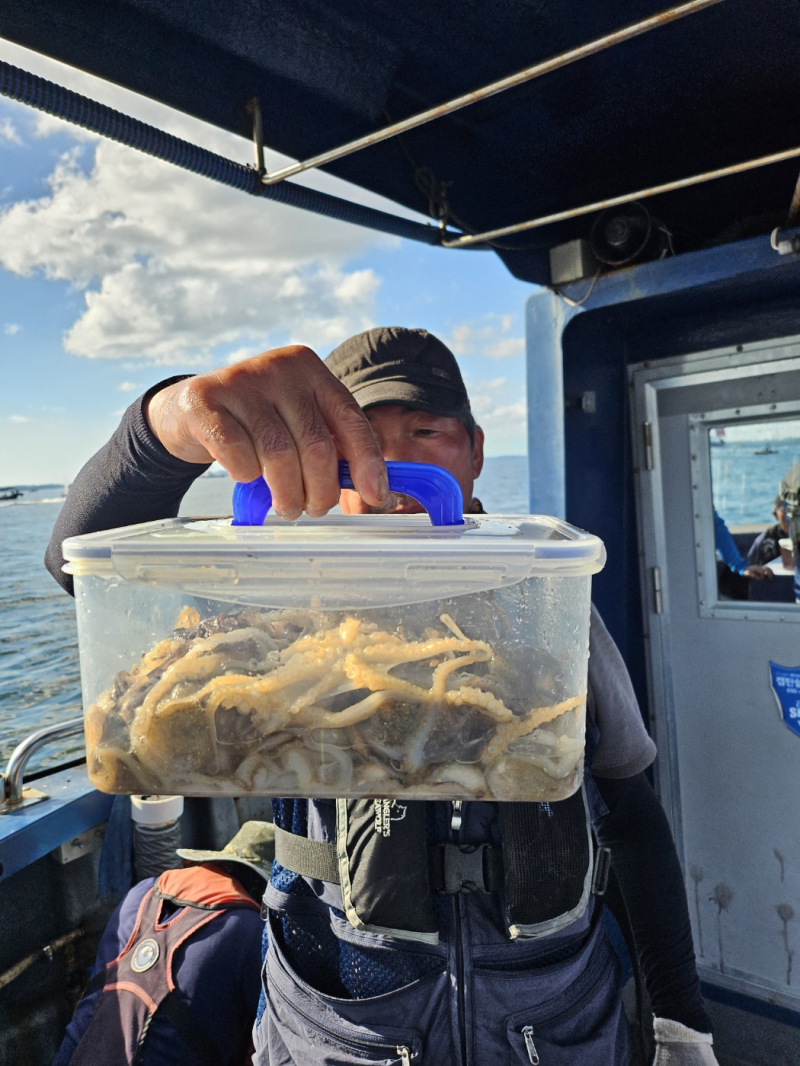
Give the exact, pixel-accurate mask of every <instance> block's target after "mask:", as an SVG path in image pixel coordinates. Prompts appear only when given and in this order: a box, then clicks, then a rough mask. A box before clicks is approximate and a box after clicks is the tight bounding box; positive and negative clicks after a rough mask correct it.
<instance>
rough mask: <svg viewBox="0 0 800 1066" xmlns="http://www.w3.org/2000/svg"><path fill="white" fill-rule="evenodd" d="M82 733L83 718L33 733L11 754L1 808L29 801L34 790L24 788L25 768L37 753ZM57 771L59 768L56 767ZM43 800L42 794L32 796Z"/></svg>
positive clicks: (3, 782) (4, 779) (3, 776)
mask: <svg viewBox="0 0 800 1066" xmlns="http://www.w3.org/2000/svg"><path fill="white" fill-rule="evenodd" d="M82 733H83V717H80V718H73V719H71V720H70V721H69V722H61V723H60V724H59V725H49V726H45V727H44V728H43V729H37V731H36V732H35V733H31V735H30V736H29V737H27V738H26V739H25V740H23V741H22V742H21V743H20V744H18V745H17V746H16V748H14V750H13V752H12V753H11V757H10V759H9V760H8V765H7V766H6V771H5V773H4V774H3V775H2V803H1V804H0V807H4V808H5V809H6V810H8V809H10V808H13V807H18V806H20V805H21V804H23V803H25V802H26V801H27V799H28V797H27V796H26V795H25V793H26V792H30V791H32V790H30V789H25V788H24V775H25V767H26V766H27V765H28V762H29V761H30V759H31V757H32V756H33V755H35V754H36V752H37V751H39V750H40V749H41V748H43V747H45V746H46V745H47V744H53V743H55V742H56V741H64V740H68V739H69V738H70V737H77V736H80V735H81V734H82ZM55 769H58V768H57V767H56V768H55ZM43 798H44V797H43V796H42V795H41V794H36V795H35V796H30V800H32V801H36V800H39V799H43Z"/></svg>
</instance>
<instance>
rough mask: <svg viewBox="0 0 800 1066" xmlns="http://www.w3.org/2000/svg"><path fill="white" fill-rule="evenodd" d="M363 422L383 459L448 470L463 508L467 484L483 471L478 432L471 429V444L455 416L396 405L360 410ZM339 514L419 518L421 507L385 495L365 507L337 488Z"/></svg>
mask: <svg viewBox="0 0 800 1066" xmlns="http://www.w3.org/2000/svg"><path fill="white" fill-rule="evenodd" d="M364 413H365V414H366V416H367V418H368V419H369V422H370V425H371V426H372V429H373V432H374V433H375V436H376V437H377V439H378V444H379V445H380V449H381V451H382V452H383V457H384V459H387V460H394V461H395V462H403V463H432V464H433V465H434V466H441V467H443V468H444V469H445V470H447V471H449V473H451V474H452V475H453V477H454V478H455V479H456V481H457V482H458V484H459V486H460V488H461V492H462V493H463V496H464V506H465V507H468V506H469V504H470V501H471V500H472V486H473V482H474V481H475V478H477V477H478V475H479V474H480V472H481V470H482V469H483V430H482V429H481V428H480V427H479V426H476V428H475V444H474V445H472V444H471V443H470V439H469V433H467V431H466V429H465V428H464V425H463V423H461V422H459V421H458V419H457V418H447V417H445V416H444V415H432V414H430V413H429V412H427V411H415V410H412V408H410V407H404V406H403V405H402V404H398V403H392V404H382V405H381V406H379V407H370V408H369V409H368V410H367V411H365V412H364ZM339 502H340V504H341V507H342V510H343V511H344V513H345V514H371V513H374V512H376V511H378V510H379V511H380V512H381V513H390V514H419V513H420V512H421V511H422V510H423V508H422V507H421V506H420V505H419V504H418V503H417V501H416V500H412V499H411V497H410V496H397V495H392V496H390V498H389V500H388V503H387V504H386V505H385V506H383V507H381V508H375V507H369V506H367V504H365V503H364V501H363V500H362V499H361V497H360V496H359V495H358V493H357V492H355V491H354V490H353V489H342V495H341V499H340V501H339Z"/></svg>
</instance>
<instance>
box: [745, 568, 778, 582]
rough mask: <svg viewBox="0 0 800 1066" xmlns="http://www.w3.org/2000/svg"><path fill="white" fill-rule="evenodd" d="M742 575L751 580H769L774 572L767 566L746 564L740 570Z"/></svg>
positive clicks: (773, 575)
mask: <svg viewBox="0 0 800 1066" xmlns="http://www.w3.org/2000/svg"><path fill="white" fill-rule="evenodd" d="M742 574H743V576H744V577H751V578H752V579H753V581H771V580H772V578H773V577H775V574H774V572H773V571H772V570H770V568H769V567H768V566H748V568H747V569H746V570H742Z"/></svg>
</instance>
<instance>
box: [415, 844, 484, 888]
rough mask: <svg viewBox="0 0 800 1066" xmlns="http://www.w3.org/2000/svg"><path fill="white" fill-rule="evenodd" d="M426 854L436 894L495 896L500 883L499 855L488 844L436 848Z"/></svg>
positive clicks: (444, 845)
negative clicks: (429, 858)
mask: <svg viewBox="0 0 800 1066" xmlns="http://www.w3.org/2000/svg"><path fill="white" fill-rule="evenodd" d="M429 850H430V853H431V873H432V882H433V889H434V891H436V892H440V893H444V895H446V896H454V895H455V894H456V893H457V892H495V891H496V890H497V889H498V888H499V887H500V884H501V883H502V855H501V852H500V849H499V848H493V847H492V846H491V844H479V845H477V846H471V845H459V844H450V843H447V844H436V845H434V846H433V847H431V848H430V849H429Z"/></svg>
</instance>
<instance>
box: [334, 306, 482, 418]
mask: <svg viewBox="0 0 800 1066" xmlns="http://www.w3.org/2000/svg"><path fill="white" fill-rule="evenodd" d="M325 364H326V366H327V367H328V369H329V370H330V371H331V372H332V373H333V374H334V375H335V376H336V377H337V378H338V379H339V381H341V383H342V384H343V385H345V386H346V387H347V388H348V389H349V390H350V392H351V393H352V394H353V397H354V399H355V400H356V402H357V403H358V404H359V406H360V407H363V408H367V407H377V406H378V405H379V404H389V403H401V404H405V405H406V406H407V407H413V408H415V409H417V410H420V411H430V412H431V413H432V414H436V415H447V416H448V417H450V418H457V419H459V421H461V422H463V423H464V425H465V426H466V428H467V430H468V431H469V432H470V433H472V432H473V431H474V426H475V420H474V419H473V417H472V411H471V410H470V405H469V397H468V396H467V390H466V387H465V386H464V379H463V378H462V377H461V371H460V370H459V368H458V363H457V362H456V357H455V356H454V355H453V353H452V352H451V351H450V349H449V348H448V347H447V345H446V344H443V343H442V341H440V340H439V338H438V337H434V335H433V334H432V333H428V331H427V330H426V329H405V328H404V327H403V326H377V327H376V328H375V329H368V330H367V331H366V332H365V333H358V334H356V336H355V337H350V338H349V340H346V341H345V342H344V343H343V344H340V345H339V347H338V348H334V350H333V351H332V352H331V354H330V355H329V356H328V358H327V359H326V360H325Z"/></svg>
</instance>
